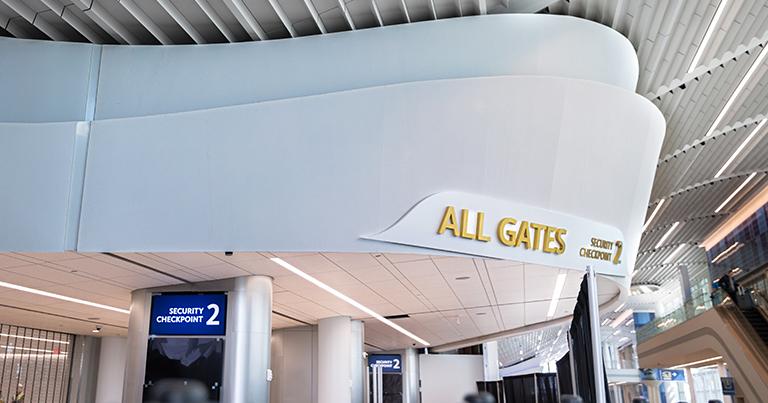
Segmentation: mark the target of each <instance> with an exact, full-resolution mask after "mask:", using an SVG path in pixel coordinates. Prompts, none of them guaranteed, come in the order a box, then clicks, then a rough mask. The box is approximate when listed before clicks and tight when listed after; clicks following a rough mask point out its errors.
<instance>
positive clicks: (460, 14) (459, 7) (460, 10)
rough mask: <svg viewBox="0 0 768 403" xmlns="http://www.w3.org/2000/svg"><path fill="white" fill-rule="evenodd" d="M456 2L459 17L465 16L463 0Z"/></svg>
mask: <svg viewBox="0 0 768 403" xmlns="http://www.w3.org/2000/svg"><path fill="white" fill-rule="evenodd" d="M455 2H456V8H458V9H459V17H463V16H464V10H462V8H461V0H456V1H455Z"/></svg>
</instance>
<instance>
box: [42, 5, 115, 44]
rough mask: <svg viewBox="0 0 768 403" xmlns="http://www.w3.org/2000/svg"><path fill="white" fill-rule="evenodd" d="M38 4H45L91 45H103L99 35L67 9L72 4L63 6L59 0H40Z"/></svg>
mask: <svg viewBox="0 0 768 403" xmlns="http://www.w3.org/2000/svg"><path fill="white" fill-rule="evenodd" d="M40 2H42V3H43V4H45V6H46V7H48V8H49V9H51V11H53V12H54V13H56V15H58V16H59V17H61V19H62V20H64V21H65V22H66V23H67V24H69V25H70V26H71V27H72V28H74V29H75V30H76V31H77V32H79V33H80V35H82V36H84V37H85V38H86V39H88V40H89V41H91V43H104V40H103V39H102V38H101V35H99V34H97V33H96V31H94V30H93V29H91V27H89V26H88V25H87V24H86V23H84V22H83V21H82V20H80V18H78V17H77V15H75V14H74V13H73V12H72V11H71V10H69V7H72V4H68V5H66V6H65V5H63V4H61V2H60V1H59V0H40Z"/></svg>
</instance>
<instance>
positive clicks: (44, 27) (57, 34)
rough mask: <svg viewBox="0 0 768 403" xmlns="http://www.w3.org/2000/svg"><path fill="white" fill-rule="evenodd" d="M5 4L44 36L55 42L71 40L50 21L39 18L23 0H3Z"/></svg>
mask: <svg viewBox="0 0 768 403" xmlns="http://www.w3.org/2000/svg"><path fill="white" fill-rule="evenodd" d="M2 2H3V3H5V4H6V5H7V6H8V7H10V8H11V10H13V11H14V12H15V13H16V14H18V15H20V16H21V17H22V18H24V19H25V20H27V21H28V22H29V23H30V24H32V25H34V26H35V28H37V29H39V30H40V31H42V32H43V33H44V34H46V35H48V37H50V38H51V39H53V40H55V41H67V40H69V39H70V38H67V36H66V35H64V33H62V32H61V31H59V30H58V29H56V27H54V26H53V25H51V24H49V23H48V21H46V20H44V19H42V18H38V15H39V14H40V13H38V12H35V10H33V9H32V8H30V7H29V6H28V5H26V4H24V2H22V1H21V0H2Z"/></svg>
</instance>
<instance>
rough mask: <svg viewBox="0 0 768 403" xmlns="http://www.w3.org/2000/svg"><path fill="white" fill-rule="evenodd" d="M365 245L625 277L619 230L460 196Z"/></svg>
mask: <svg viewBox="0 0 768 403" xmlns="http://www.w3.org/2000/svg"><path fill="white" fill-rule="evenodd" d="M363 238H366V239H375V240H379V241H385V242H392V243H398V244H403V245H413V246H420V247H425V248H432V249H438V250H444V251H450V252H457V253H464V254H469V255H475V256H484V257H492V258H499V259H508V260H516V261H521V262H529V263H537V264H543V265H548V266H555V267H566V268H572V269H579V270H583V269H584V268H585V266H587V265H591V266H592V267H594V268H595V270H596V271H597V272H598V273H600V274H606V275H612V276H622V277H623V276H627V275H628V274H629V273H628V272H627V265H626V264H625V263H624V262H623V259H622V253H623V249H624V242H623V236H622V234H621V231H619V230H618V229H617V228H615V227H612V226H609V225H605V224H601V223H598V222H594V221H591V220H587V219H585V218H581V217H576V216H572V215H568V214H563V213H559V212H555V211H551V210H545V209H542V208H538V207H532V206H527V205H523V204H519V203H514V202H510V201H506V200H500V199H495V198H491V197H487V196H480V195H473V194H469V193H462V192H442V193H437V194H434V195H432V196H429V197H427V198H426V199H424V200H422V201H421V202H419V203H418V204H416V206H414V207H413V208H412V209H411V210H410V211H408V212H407V213H406V214H405V215H404V216H403V217H402V218H400V220H398V221H397V222H396V223H394V224H393V225H392V226H390V227H389V228H387V229H386V230H384V231H382V232H380V233H378V234H374V235H369V236H364V237H363Z"/></svg>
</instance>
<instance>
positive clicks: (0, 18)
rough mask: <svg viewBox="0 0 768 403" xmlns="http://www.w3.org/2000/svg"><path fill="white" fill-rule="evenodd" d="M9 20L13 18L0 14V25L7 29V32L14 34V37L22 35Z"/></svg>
mask: <svg viewBox="0 0 768 403" xmlns="http://www.w3.org/2000/svg"><path fill="white" fill-rule="evenodd" d="M16 18H18V17H16ZM11 21H13V18H11V17H10V16H7V15H5V14H0V27H2V28H3V29H4V30H6V31H8V33H10V34H11V35H13V36H15V37H16V38H21V37H23V35H22V33H21V32H20V31H19V30H18V29H16V26H15V25H11Z"/></svg>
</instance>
